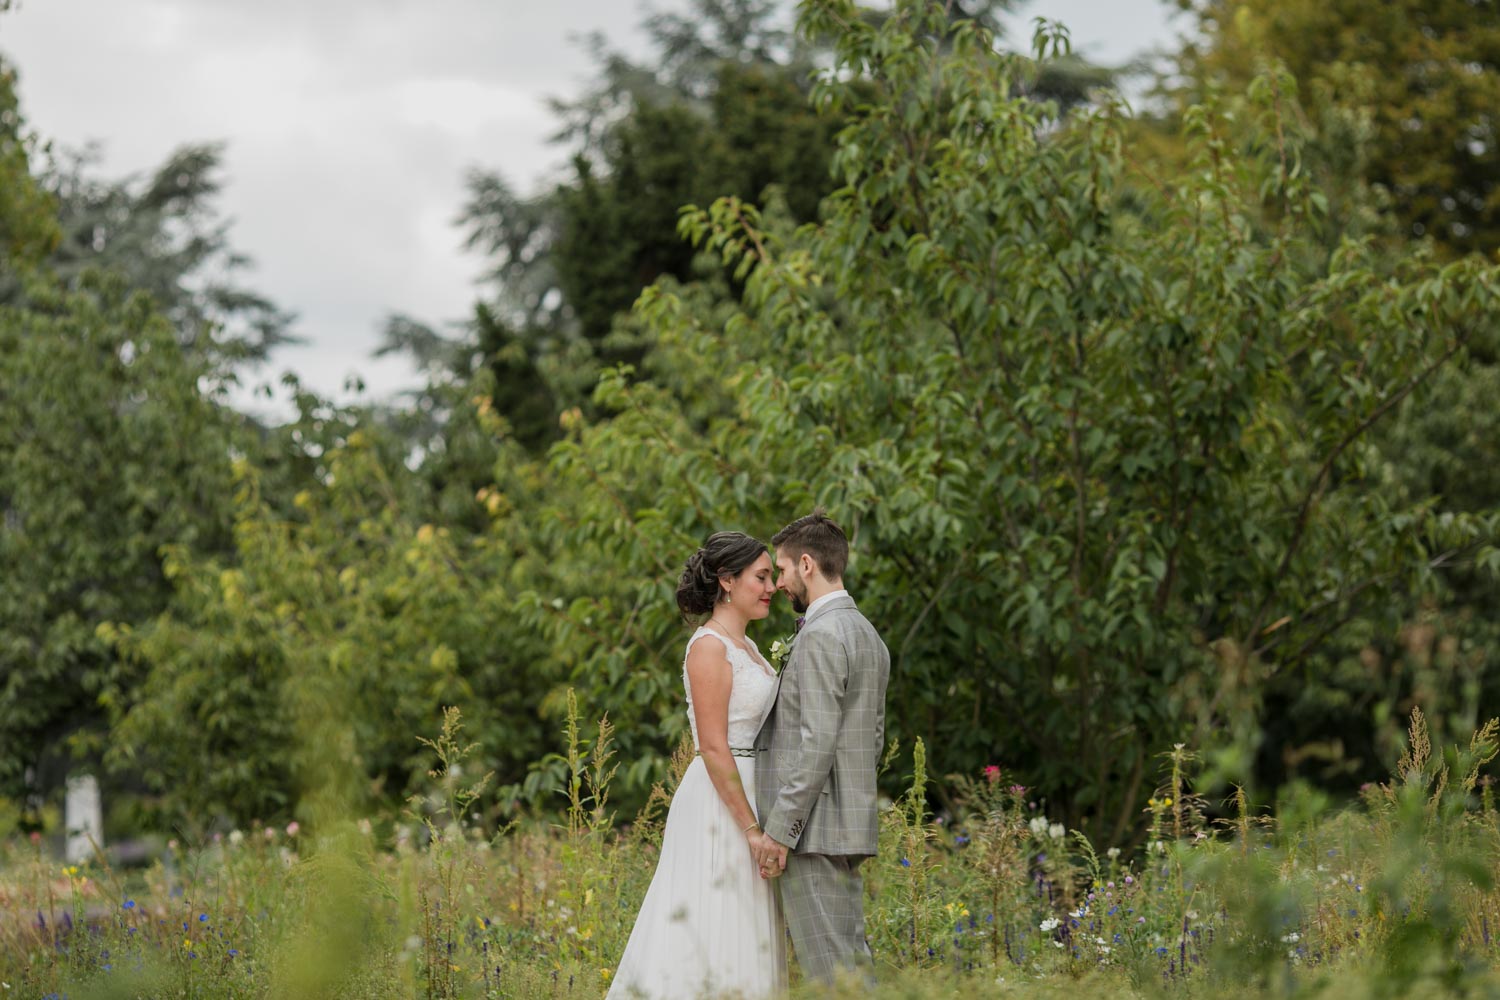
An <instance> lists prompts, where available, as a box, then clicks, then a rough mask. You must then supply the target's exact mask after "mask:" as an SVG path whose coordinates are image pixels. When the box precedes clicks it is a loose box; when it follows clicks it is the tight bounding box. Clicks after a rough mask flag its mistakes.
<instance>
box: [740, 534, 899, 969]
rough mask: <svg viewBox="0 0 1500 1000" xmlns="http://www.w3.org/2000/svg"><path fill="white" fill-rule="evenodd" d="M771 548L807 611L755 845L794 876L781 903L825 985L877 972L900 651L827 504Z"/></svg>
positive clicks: (782, 691) (773, 724) (783, 688)
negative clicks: (875, 907)
mask: <svg viewBox="0 0 1500 1000" xmlns="http://www.w3.org/2000/svg"><path fill="white" fill-rule="evenodd" d="M771 544H772V546H774V547H775V549H776V570H777V576H778V580H777V589H779V590H784V591H786V594H787V596H788V597H789V598H791V601H792V607H793V609H795V610H796V611H797V612H798V613H799V614H802V615H805V617H804V618H803V619H802V625H801V628H800V630H799V631H798V632H797V636H796V638H795V639H794V640H793V642H792V651H791V654H790V656H789V657H788V659H787V661H786V666H785V667H783V668H782V671H781V676H780V679H779V681H778V688H777V694H776V698H775V700H774V701H773V702H772V704H771V706H770V708H769V709H768V710H767V714H766V717H765V718H764V719H763V720H762V722H761V728H760V735H759V736H758V737H757V738H756V740H755V750H756V758H757V759H756V781H755V785H756V793H755V799H756V802H755V804H756V811H757V813H758V814H759V815H760V817H761V829H762V830H763V831H764V832H763V833H761V834H759V835H758V836H757V837H756V838H755V839H754V840H752V842H751V850H752V852H753V853H754V856H755V860H756V861H757V863H759V864H760V869H761V876H762V877H763V878H766V877H772V876H776V875H781V874H782V873H783V872H784V873H785V874H784V876H783V878H782V881H781V904H782V909H783V911H784V912H785V914H786V922H787V928H788V929H789V930H790V931H791V934H792V945H793V947H794V948H795V949H796V952H797V961H798V962H799V963H800V964H801V966H802V968H803V969H804V970H805V971H806V972H807V973H808V974H809V975H810V976H813V977H815V978H817V979H819V980H822V981H824V982H828V981H831V980H832V979H833V978H834V976H835V974H836V973H837V972H838V971H839V970H840V969H856V970H860V971H862V972H863V973H864V975H865V976H866V977H867V978H869V977H871V976H872V975H873V971H872V970H873V965H874V961H873V958H872V957H871V954H870V946H869V943H868V942H867V941H866V940H865V915H864V886H863V882H862V880H861V879H860V876H859V865H860V862H862V861H864V859H865V858H867V857H872V856H873V855H874V854H875V841H876V835H877V832H878V829H877V821H876V815H875V771H876V767H877V765H878V764H879V763H880V755H881V750H882V749H883V747H884V743H885V687H886V681H887V679H888V678H889V676H890V669H891V657H890V654H889V653H888V652H887V651H886V648H885V644H884V643H883V642H881V641H880V636H879V635H878V634H877V633H876V631H875V629H874V627H873V626H872V625H871V624H870V622H869V621H868V620H867V619H866V618H865V616H864V615H862V614H860V613H859V609H858V608H857V607H855V605H854V601H853V599H851V598H850V597H849V592H848V591H846V590H845V589H844V566H845V564H846V563H848V561H849V542H848V540H847V539H846V538H845V537H844V532H843V530H842V529H840V528H839V526H838V525H837V524H835V523H834V522H833V521H832V520H831V519H830V518H829V517H828V516H827V515H826V514H824V513H823V511H822V510H821V509H819V510H816V511H814V512H813V513H811V514H809V515H808V516H807V517H803V518H799V519H797V520H795V521H793V522H792V523H791V524H789V525H787V526H786V527H785V528H782V529H781V530H780V531H779V532H777V533H776V536H775V537H774V538H772V539H771ZM788 854H790V855H791V857H790V859H788Z"/></svg>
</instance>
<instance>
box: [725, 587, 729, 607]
mask: <svg viewBox="0 0 1500 1000" xmlns="http://www.w3.org/2000/svg"><path fill="white" fill-rule="evenodd" d="M724 603H725V604H728V603H729V591H727V590H726V591H724Z"/></svg>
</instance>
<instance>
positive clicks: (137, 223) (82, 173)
mask: <svg viewBox="0 0 1500 1000" xmlns="http://www.w3.org/2000/svg"><path fill="white" fill-rule="evenodd" d="M95 156H96V154H95V153H94V152H92V151H90V152H88V153H83V154H71V155H66V156H61V157H58V158H56V159H55V160H54V161H53V162H52V163H51V164H50V165H49V168H48V169H47V171H46V172H45V173H43V174H42V176H41V178H40V183H41V184H42V186H43V187H44V188H45V189H46V190H47V191H49V192H51V194H52V195H53V197H54V199H55V201H56V204H57V209H58V221H59V224H60V226H61V228H62V239H61V240H60V241H59V242H58V244H57V246H56V247H55V248H54V249H53V250H52V253H51V254H50V255H49V256H48V258H47V265H48V268H49V270H51V271H52V272H53V273H54V274H56V275H57V276H58V277H59V278H61V279H62V280H63V281H66V282H74V281H76V280H77V279H78V278H79V276H80V275H82V274H83V273H84V272H85V271H88V270H91V269H99V270H107V271H115V272H118V273H119V274H120V275H121V277H123V278H124V280H125V281H126V283H127V284H128V285H129V286H130V287H131V288H133V289H137V290H139V291H143V292H147V293H148V294H150V295H151V297H152V298H153V299H154V300H155V301H156V304H157V308H158V309H160V310H161V311H162V313H163V314H164V315H165V316H166V317H167V318H168V319H170V320H171V321H172V324H173V326H175V327H176V329H177V334H178V338H179V339H180V340H181V341H182V343H183V346H184V347H186V348H187V349H189V350H191V351H197V352H201V353H205V354H208V355H212V356H216V357H217V356H222V357H224V358H225V359H226V360H229V361H238V360H251V361H261V360H264V359H265V358H266V357H267V355H268V354H269V353H270V352H271V350H272V349H273V348H275V347H277V346H278V345H281V344H286V343H291V342H294V341H295V338H293V337H292V336H291V335H290V334H289V333H288V327H289V325H290V323H291V320H292V317H291V316H290V315H289V314H288V313H285V312H283V311H282V310H281V309H279V308H277V307H276V305H275V304H274V303H272V302H271V301H270V300H269V299H267V298H266V297H265V296H263V295H261V294H259V293H257V292H254V291H251V290H250V289H248V288H246V287H245V286H244V285H242V284H241V283H240V282H239V280H238V278H239V275H240V274H241V273H242V272H243V271H245V270H246V269H247V268H248V267H249V266H250V262H249V259H248V258H247V257H245V255H244V254H242V253H239V252H238V251H236V250H235V249H234V248H233V247H232V246H231V244H230V242H229V222H228V221H227V220H225V219H223V218H221V217H220V215H219V213H218V209H217V205H216V201H217V199H218V197H219V194H220V192H221V191H222V182H221V180H220V178H219V171H220V170H221V168H222V160H223V149H222V147H221V146H219V145H213V144H203V145H191V146H184V147H182V148H181V149H179V150H177V151H176V152H174V153H172V155H171V156H169V157H168V158H167V160H166V162H164V163H163V164H162V165H161V166H160V167H158V168H157V169H155V170H154V171H152V172H151V174H150V176H149V177H146V178H137V177H128V178H125V179H124V180H120V181H104V180H100V179H98V178H96V177H95V176H93V170H94V166H95Z"/></svg>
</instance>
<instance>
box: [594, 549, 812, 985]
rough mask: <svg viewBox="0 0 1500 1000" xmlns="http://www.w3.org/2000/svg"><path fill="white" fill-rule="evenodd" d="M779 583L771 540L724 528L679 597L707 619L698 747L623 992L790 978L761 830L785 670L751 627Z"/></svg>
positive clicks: (692, 699)
mask: <svg viewBox="0 0 1500 1000" xmlns="http://www.w3.org/2000/svg"><path fill="white" fill-rule="evenodd" d="M775 592H776V585H775V581H774V579H773V576H772V568H771V557H770V556H769V555H768V554H767V552H766V547H765V545H764V544H763V543H762V542H759V541H757V540H755V539H754V538H751V537H750V536H749V535H744V534H741V533H740V532H737V531H720V532H717V533H715V534H713V535H711V536H709V539H708V541H707V542H705V543H704V545H703V547H702V548H701V549H699V550H698V551H697V552H696V553H694V554H693V557H692V558H691V559H689V560H688V563H687V568H686V569H685V570H683V573H682V579H681V580H680V581H679V583H678V586H677V606H678V607H679V608H681V609H682V613H683V614H684V615H685V616H687V617H688V618H689V619H693V618H700V619H704V620H703V624H702V625H700V626H699V627H698V629H697V630H696V631H695V632H694V633H693V635H692V637H691V638H690V639H688V644H687V651H686V653H685V654H684V657H683V685H684V687H685V688H686V692H687V707H688V722H689V724H690V725H691V726H692V730H693V745H694V746H695V747H696V748H697V751H698V755H697V756H696V757H695V758H694V760H693V762H692V764H690V765H689V766H688V769H687V771H686V772H685V773H684V774H683V776H682V782H681V783H680V784H679V785H678V786H677V792H676V794H674V795H673V797H672V805H671V808H670V809H669V810H668V811H667V822H666V828H665V830H664V831H663V834H662V843H661V857H660V859H659V860H658V861H657V865H656V874H655V875H654V876H653V877H652V879H651V887H650V888H649V889H648V890H647V891H646V898H645V900H644V901H643V902H642V903H641V909H640V913H638V914H637V915H636V920H635V927H634V929H633V930H632V931H631V932H630V940H629V941H628V942H627V943H626V945H625V953H624V955H622V956H621V958H620V965H619V968H618V969H617V970H616V971H615V974H614V977H613V984H612V985H611V987H610V990H609V997H610V998H611V1000H616V998H618V1000H624V998H628V997H642V998H646V997H649V998H651V1000H669V998H679V997H680V998H698V997H712V996H734V997H742V998H746V1000H749V998H755V997H767V996H771V995H773V994H776V993H778V992H781V991H783V990H785V988H786V944H785V940H786V935H785V933H784V931H783V927H784V925H783V923H782V918H781V911H780V909H779V907H778V905H777V902H776V897H775V893H774V892H773V891H772V884H771V882H769V881H767V880H765V879H762V878H761V877H760V875H759V872H758V869H757V868H756V864H755V860H754V858H753V857H752V855H751V853H750V846H749V842H748V841H749V838H750V836H751V835H753V834H754V833H756V832H757V831H758V830H759V829H760V826H759V823H758V822H757V821H756V815H755V810H754V807H753V805H752V803H753V802H754V801H755V753H754V750H753V749H752V748H753V746H754V740H755V736H756V733H757V731H758V730H759V729H760V724H761V720H762V719H763V718H764V717H765V714H766V709H767V708H769V707H770V703H771V700H772V699H773V698H775V696H776V674H775V672H774V671H772V669H771V667H770V665H769V664H768V663H766V661H765V659H764V658H763V657H762V656H761V655H760V650H759V649H757V648H756V645H755V643H754V642H753V641H751V640H750V638H749V637H748V636H746V635H745V626H746V625H747V624H748V623H749V622H751V621H755V620H758V619H761V618H764V617H766V615H767V614H769V613H770V609H771V596H772V595H773V594H774V593H775Z"/></svg>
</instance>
